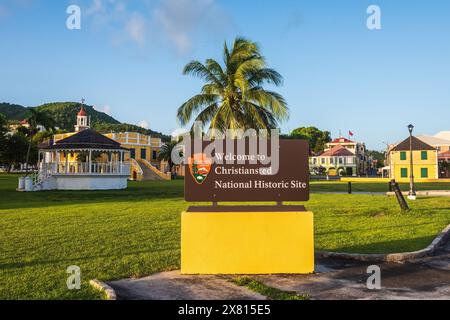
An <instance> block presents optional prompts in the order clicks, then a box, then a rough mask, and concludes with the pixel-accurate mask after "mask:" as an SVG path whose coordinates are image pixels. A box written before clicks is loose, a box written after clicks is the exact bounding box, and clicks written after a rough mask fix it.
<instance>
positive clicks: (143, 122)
mask: <svg viewBox="0 0 450 320" xmlns="http://www.w3.org/2000/svg"><path fill="white" fill-rule="evenodd" d="M138 126H139V127H142V128H144V129H148V128H150V124H149V123H148V122H147V121H146V120H142V121H141V122H139V123H138Z"/></svg>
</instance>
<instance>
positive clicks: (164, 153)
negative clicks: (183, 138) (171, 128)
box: [158, 141, 183, 173]
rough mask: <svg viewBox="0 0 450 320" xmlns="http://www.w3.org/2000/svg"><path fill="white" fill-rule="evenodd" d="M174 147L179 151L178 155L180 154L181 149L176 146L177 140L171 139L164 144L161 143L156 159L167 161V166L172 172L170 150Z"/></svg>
mask: <svg viewBox="0 0 450 320" xmlns="http://www.w3.org/2000/svg"><path fill="white" fill-rule="evenodd" d="M175 149H178V152H179V154H180V156H182V154H183V151H182V150H181V148H180V147H179V146H178V142H177V141H171V142H169V143H166V144H165V145H163V146H162V147H161V150H160V151H159V154H158V160H159V161H166V162H167V164H168V166H169V171H170V173H172V169H173V167H174V162H173V159H172V152H173V150H175Z"/></svg>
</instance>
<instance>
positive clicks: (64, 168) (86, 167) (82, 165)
mask: <svg viewBox="0 0 450 320" xmlns="http://www.w3.org/2000/svg"><path fill="white" fill-rule="evenodd" d="M39 174H43V175H89V174H92V175H129V174H130V164H129V163H127V162H125V163H120V162H92V163H90V164H89V163H88V162H67V163H66V162H59V163H56V162H53V163H42V164H41V166H40V170H39Z"/></svg>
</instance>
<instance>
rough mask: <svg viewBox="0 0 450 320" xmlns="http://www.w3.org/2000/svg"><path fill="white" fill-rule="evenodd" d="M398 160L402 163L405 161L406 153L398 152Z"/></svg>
mask: <svg viewBox="0 0 450 320" xmlns="http://www.w3.org/2000/svg"><path fill="white" fill-rule="evenodd" d="M400 160H402V161H404V160H406V152H405V151H402V152H400Z"/></svg>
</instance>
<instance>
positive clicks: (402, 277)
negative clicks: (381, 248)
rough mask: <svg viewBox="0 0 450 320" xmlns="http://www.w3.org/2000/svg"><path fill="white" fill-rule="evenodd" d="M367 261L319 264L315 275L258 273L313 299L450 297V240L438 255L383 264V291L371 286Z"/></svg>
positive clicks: (273, 283) (269, 281) (264, 279)
mask: <svg viewBox="0 0 450 320" xmlns="http://www.w3.org/2000/svg"><path fill="white" fill-rule="evenodd" d="M369 265H370V264H367V263H357V262H349V261H334V262H326V263H323V264H319V266H318V273H317V274H315V275H292V276H290V275H284V276H283V275H278V276H258V277H257V278H258V279H259V280H260V281H262V282H264V283H265V284H266V285H268V286H271V287H274V288H278V289H281V290H285V291H295V292H298V293H309V294H310V296H311V298H312V299H323V300H326V299H333V300H336V299H383V300H394V299H414V300H417V299H446V300H448V299H450V242H449V243H448V244H447V245H446V247H444V248H442V249H441V250H439V251H438V252H437V253H436V255H435V256H433V257H427V258H424V259H421V260H418V261H415V262H410V263H405V264H395V263H382V264H379V267H380V269H381V290H369V289H367V285H366V282H367V278H368V277H369V275H368V274H367V273H366V271H367V266H369Z"/></svg>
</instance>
